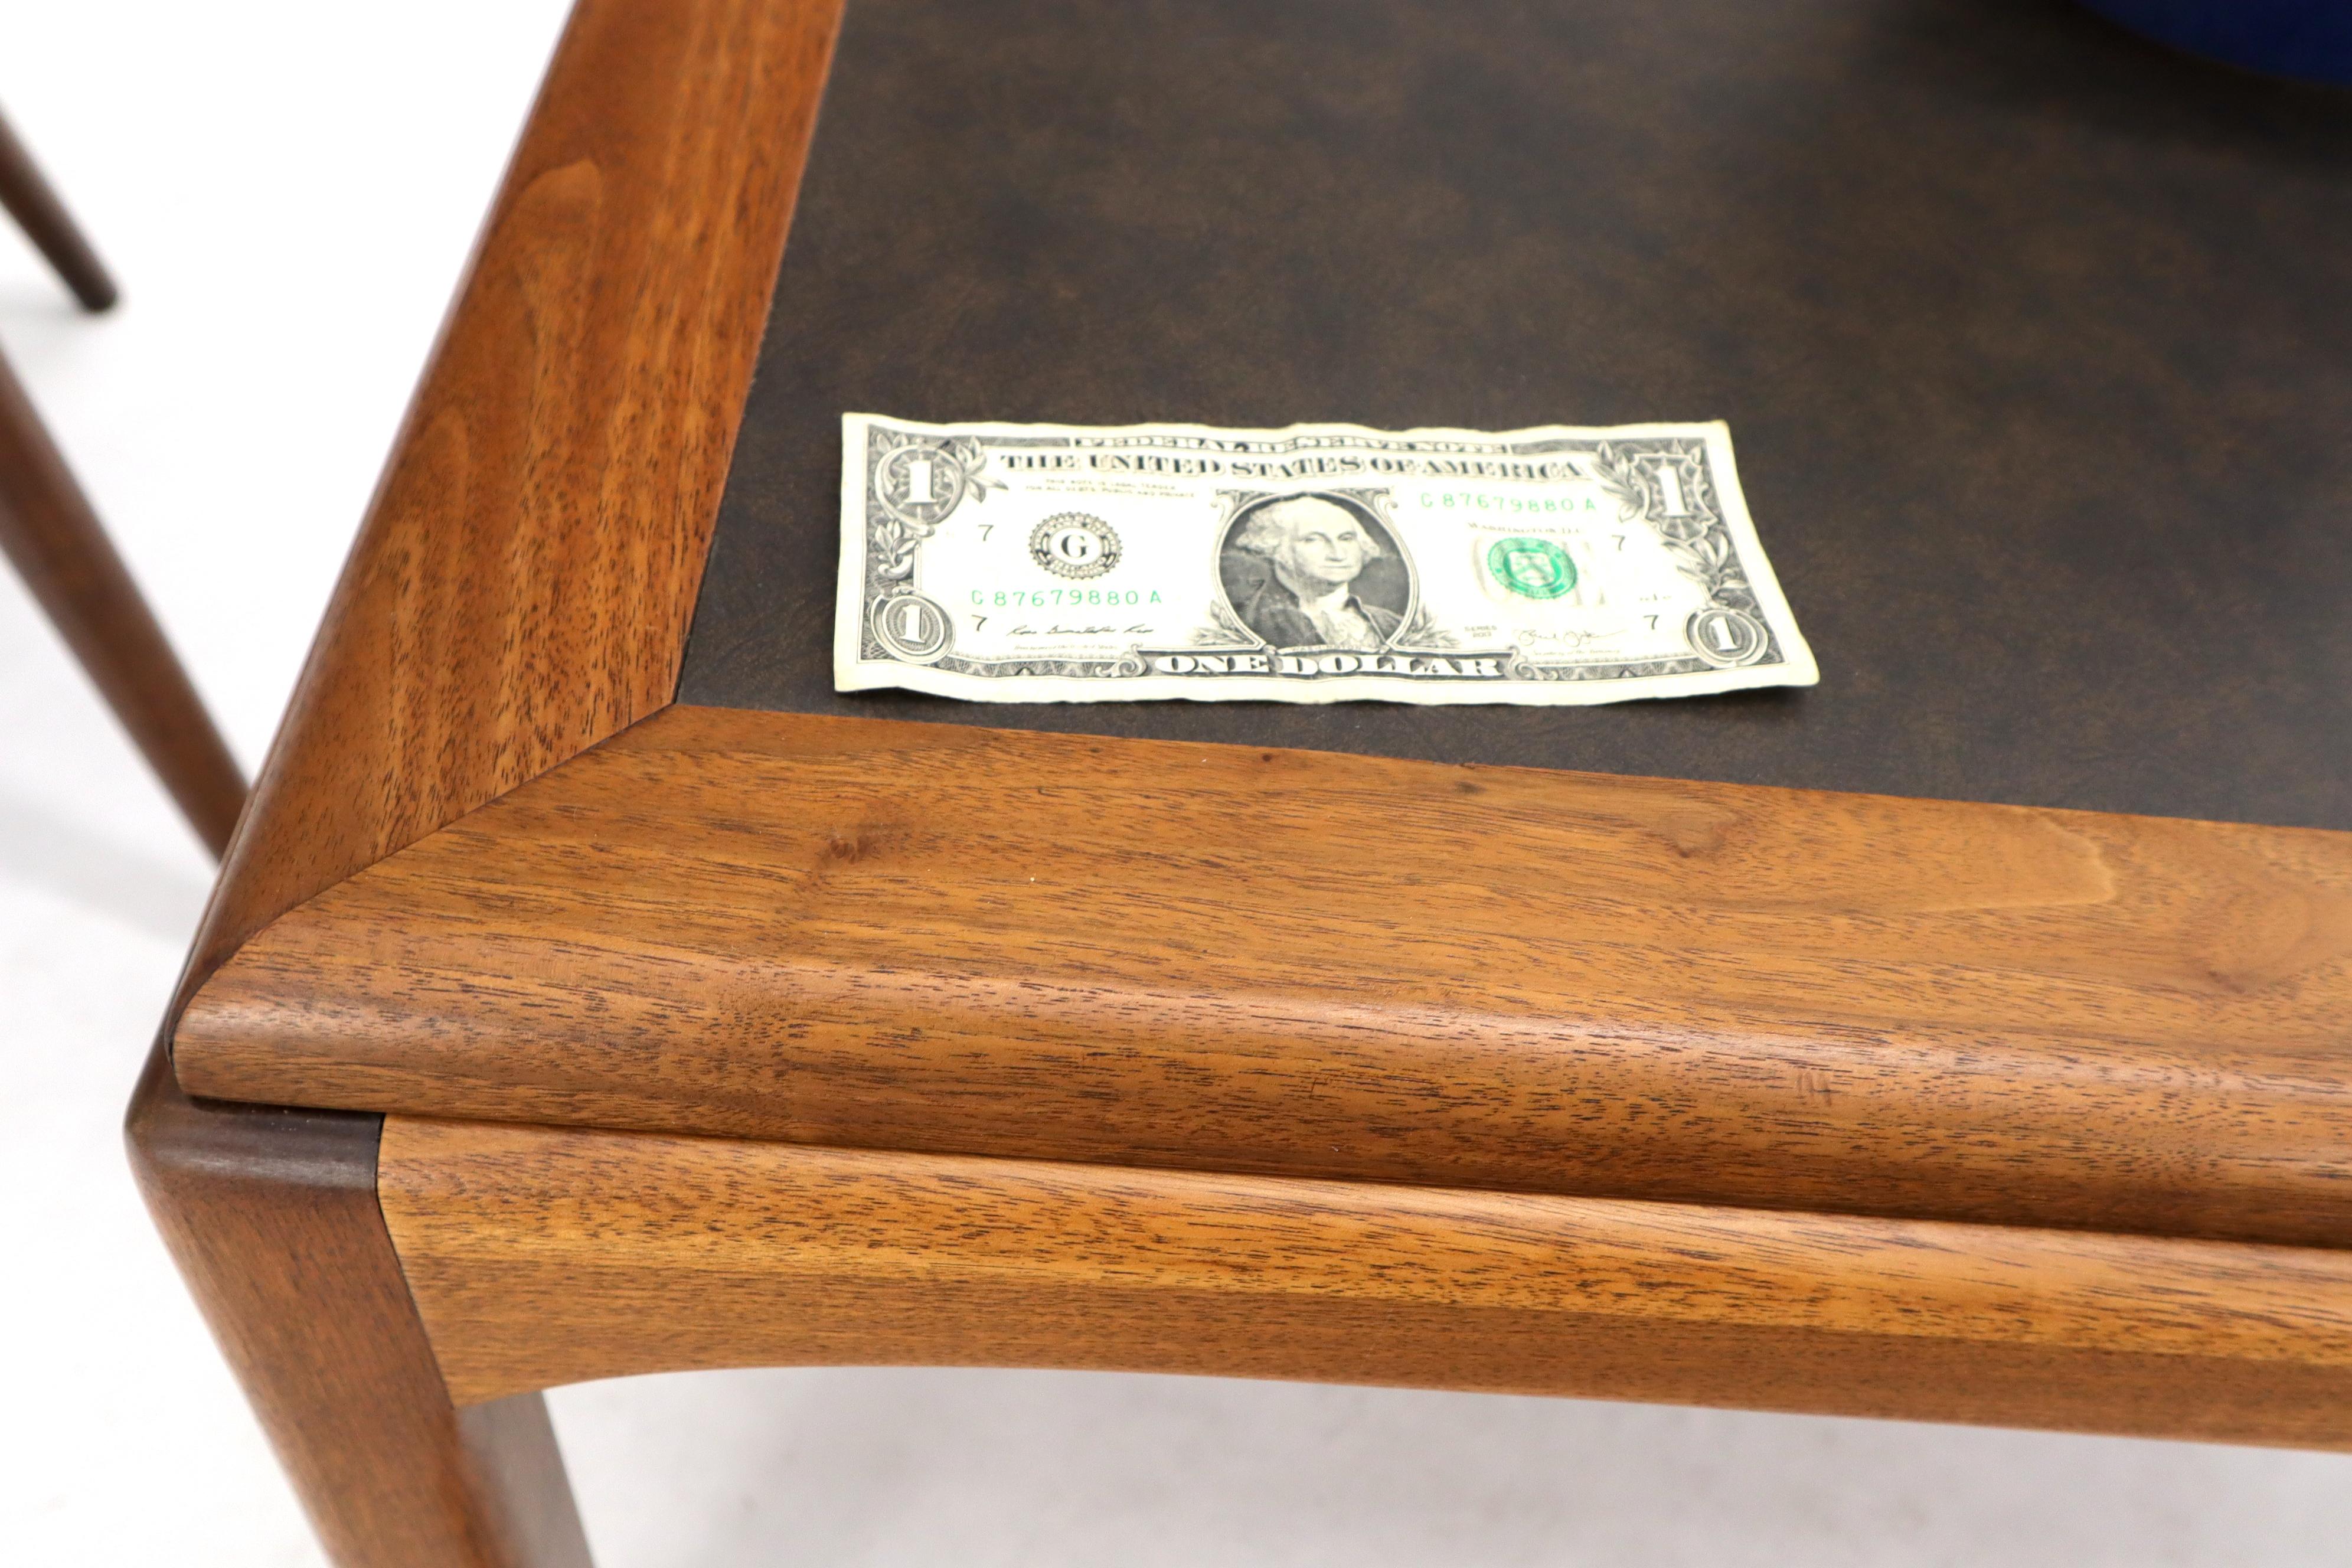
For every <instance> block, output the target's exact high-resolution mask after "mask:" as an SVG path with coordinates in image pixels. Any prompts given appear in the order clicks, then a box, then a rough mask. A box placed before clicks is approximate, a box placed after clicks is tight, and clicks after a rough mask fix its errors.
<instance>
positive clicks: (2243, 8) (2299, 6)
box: [2084, 0, 2352, 87]
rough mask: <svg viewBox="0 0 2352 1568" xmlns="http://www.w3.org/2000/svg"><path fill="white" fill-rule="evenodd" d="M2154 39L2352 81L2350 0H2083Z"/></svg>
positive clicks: (2281, 71)
mask: <svg viewBox="0 0 2352 1568" xmlns="http://www.w3.org/2000/svg"><path fill="white" fill-rule="evenodd" d="M2084 4H2085V5H2089V6H2090V7H2091V9H2092V10H2094V11H2096V12H2098V13H2100V14H2101V15H2102V16H2109V17H2112V18H2114V19H2115V20H2116V21H2118V22H2121V23H2122V24H2123V25H2124V26H2126V27H2129V28H2131V29H2132V30H2133V31H2135V32H2138V33H2145V34H2147V36H2148V37H2151V38H2154V39H2156V40H2158V42H2159V43H2166V44H2170V45H2172V46H2173V47H2175V48H2180V49H2187V50H2188V51H2189V52H2190V53H2191V54H2199V55H2208V56H2210V57H2211V58H2214V59H2217V60H2227V61H2229V62H2230V63H2231V65H2239V66H2245V67H2247V68H2251V69H2253V70H2258V71H2270V72H2272V73H2273V74H2275V75H2278V76H2297V77H2303V78H2305V79H2307V80H2311V81H2332V82H2340V83H2342V84H2344V85H2346V86H2348V87H2352V0H2084Z"/></svg>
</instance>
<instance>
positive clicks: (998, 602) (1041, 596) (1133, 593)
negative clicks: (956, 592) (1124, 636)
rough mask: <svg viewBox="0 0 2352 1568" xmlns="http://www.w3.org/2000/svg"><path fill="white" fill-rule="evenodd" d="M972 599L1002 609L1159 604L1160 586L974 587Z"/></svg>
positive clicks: (984, 606) (983, 604)
mask: <svg viewBox="0 0 2352 1568" xmlns="http://www.w3.org/2000/svg"><path fill="white" fill-rule="evenodd" d="M971 602H972V603H973V604H975V605H981V606H982V607H983V608H986V607H989V606H994V607H995V608H997V609H1000V610H1045V609H1066V608H1069V607H1071V606H1073V605H1156V604H1158V603H1160V590H1159V589H1157V588H999V589H997V590H996V592H994V593H993V594H992V593H989V592H987V591H986V590H985V589H981V588H974V589H973V590H972V591H971Z"/></svg>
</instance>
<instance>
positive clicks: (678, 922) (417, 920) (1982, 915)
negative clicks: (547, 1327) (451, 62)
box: [181, 707, 2352, 1246]
mask: <svg viewBox="0 0 2352 1568" xmlns="http://www.w3.org/2000/svg"><path fill="white" fill-rule="evenodd" d="M1300 803H1303V804H1300ZM1368 839H1373V840H1377V841H1378V842H1379V843H1380V844H1381V849H1380V852H1379V853H1378V854H1377V855H1374V856H1372V857H1370V858H1362V857H1360V856H1359V855H1358V854H1357V853H1356V851H1357V849H1358V847H1360V845H1361V844H1363V843H1364V842H1366V841H1367V840H1368ZM1074 863H1075V864H1074ZM1334 868H1338V869H1337V870H1335V869H1334ZM1277 939H1278V940H1277ZM1506 960H1507V962H1506ZM1497 963H1503V964H1504V968H1505V971H1506V972H1502V973H1497V972H1496V968H1495V965H1496V964H1497ZM2347 1014H2352V835H2345V834H2333V833H2326V832H2321V831H2318V830H2314V829H2300V828H2275V827H2249V826H2232V825H2226V824H2210V823H2196V822H2186V821H2176V820H2168V819H2158V818H2147V817H2127V816H2101V815H2095V814H2089V813H2079V812H2061V811H2049V810H2040V809H2035V808H2029V807H2017V806H1998V805H1966V804H1962V803H1949V802H1931V801H1905V800H1896V799H1891V798H1887V797H1883V796H1868V795H1841V794H1832V793H1822V792H1803V791H1791V790H1772V789H1761V788H1756V787H1752V786H1740V785H1729V784H1701V783H1694V782H1689V781H1675V780H1657V779H1633V778H1615V777H1610V776H1605V775H1598V774H1578V773H1552V772H1544V771H1538V770H1527V769H1498V768H1465V767H1454V766H1448V765H1444V764H1438V763H1420V762H1403V761H1395V760H1387V759H1380V758H1370V757H1359V756H1346V755H1338V754H1329V753H1317V752H1267V751H1262V750H1259V749H1256V748H1247V747H1232V746H1206V745H1193V744H1180V743H1174V742H1146V741H1106V740H1101V739H1097V738H1093V737H1082V736H1065V735H1053V734H1040V733H1034V732H1027V731H993V730H985V729H981V728H977V727H971V726H964V725H942V724H911V723H887V722H883V721H869V720H853V719H841V718H829V717H821V716H811V715H797V714H780V713H767V712H759V711H751V710H729V709H702V708H688V707H673V708H671V709H669V710H665V711H664V712H662V713H660V714H658V715H656V716H655V717H654V718H653V719H651V720H649V721H646V722H645V723H643V724H640V725H638V726H637V727H635V729H633V730H631V731H628V732H627V733H626V734H625V735H622V736H619V737H615V738H614V739H613V740H611V741H608V742H605V743H604V745H602V746H600V747H598V748H596V749H595V750H594V751H593V752H588V753H585V754H583V755H582V756H581V757H579V758H577V759H575V760H573V761H572V763H567V764H565V766H563V767H562V768H561V769H558V770H556V771H554V772H553V773H550V774H548V775H546V776H544V777H542V778H541V779H540V780H538V781H536V782H535V783H533V784H531V785H530V786H528V787H527V788H525V789H522V790H519V791H517V792H515V793H513V794H511V795H508V796H506V797H504V798H503V799H501V800H500V801H499V802H498V803H497V804H495V805H491V806H489V807H487V808H485V809H484V810H482V811H481V812H479V813H477V814H476V815H474V816H470V817H468V818H467V819H466V821H464V822H463V823H460V824H457V825H455V826H452V827H450V828H447V829H445V830H443V832H441V833H440V834H437V835H435V836H433V837H429V838H427V839H425V840H422V841H420V842H419V843H418V844H416V845H415V846H412V847H409V848H408V849H406V850H404V851H403V852H401V853H400V854H398V855H396V856H394V857H391V858H387V859H386V860H384V861H383V862H381V863H380V864H378V865H377V866H375V867H373V868H370V869H369V870H367V871H366V872H364V873H362V874H361V875H360V876H358V877H355V878H353V879H351V880H350V881H348V882H345V883H344V884H342V885H341V886H339V887H338V888H336V889H333V890H331V892H329V893H327V894H323V895H321V896H320V898H318V899H316V900H312V901H311V902H310V903H309V904H307V905H305V906H304V907H303V909H302V910H299V911H298V912H297V913H295V914H292V915H289V917H287V918H286V919H285V920H283V921H280V922H278V924H277V925H276V926H275V927H273V928H272V930H271V931H269V932H268V934H267V935H265V936H264V937H263V938H261V939H259V940H257V942H254V943H252V944H251V945H249V946H248V947H247V949H246V950H245V951H244V952H241V953H240V954H239V955H238V956H237V958H236V961H235V962H234V963H230V964H229V965H227V966H226V967H225V968H224V969H223V970H222V971H221V972H220V973H219V974H218V976H217V977H216V978H215V982H214V984H212V985H211V986H210V987H208V988H207V990H206V992H205V995H204V996H203V997H202V998H201V999H200V1003H199V1005H197V1006H196V1007H194V1008H192V1009H191V1010H190V1012H189V1013H188V1015H187V1016H186V1017H185V1018H184V1021H183V1031H182V1048H183V1054H182V1062H181V1073H182V1078H183V1080H184V1082H186V1083H187V1084H189V1086H190V1087H191V1088H192V1089H194V1090H196V1091H198V1092H202V1093H205V1094H211V1095H215V1096H220V1097H224V1098H241V1099H262V1100H267V1099H290V1100H299V1101H300V1102H303V1103H319V1104H328V1105H339V1106H346V1107H352V1108H355V1109H369V1110H387V1111H394V1112H406V1113H409V1114H415V1115H424V1116H436V1117H453V1118H470V1119H475V1120H483V1121H517V1122H540V1123H550V1124H587V1125H597V1126H604V1127H610V1128H615V1129H634V1130H638V1131H678V1132H688V1133H702V1134H715V1135H722V1136H730V1137H739V1138H744V1139H749V1140H754V1141H774V1142H801V1143H814V1144H832V1145H843V1146H854V1147H866V1148H881V1149H896V1150H908V1151H924V1152H934V1153H960V1154H973V1155H993V1156H998V1157H1005V1158H1039V1159H1048V1160H1056V1159H1058V1160H1091V1161H1101V1162H1104V1163H1116V1164H1128V1165H1142V1166H1165V1167H1171V1168H1186V1169H1196V1170H1213V1171H1225V1172H1235V1173H1258V1174H1265V1175H1286V1176H1296V1177H1303V1178H1317V1177H1328V1178H1338V1179H1361V1180H1367V1181H1374V1182H1405V1183H1418V1184H1430V1185H1434V1186H1444V1187H1476V1188H1484V1189H1487V1190H1494V1191H1518V1192H1543V1193H1554V1194H1585V1195H1590V1196H1614V1197H1622V1198H1641V1199H1651V1200H1658V1201H1672V1202H1687V1203H1700V1204H1736V1205H1754V1206H1758V1207H1762V1208H1768V1209H1817V1210H1822V1211H1824V1212H1847V1213H1855V1212H1859V1213H1871V1214H1878V1215H1890V1216H1907V1217H1911V1218H1917V1219H1943V1220H1958V1221H1973V1222H1980V1223H1995V1224H2016V1225H2024V1226H2063V1227H2070V1228H2080V1229H2086V1230H2093V1231H2115V1232H2134V1233H2142V1234H2150V1235H2182V1236H2199V1237H2210V1238H2218V1239H2234V1240H2245V1241H2264V1242H2279V1243H2289V1244H2297V1245H2318V1246H2347V1245H2352V1191H2347V1187H2346V1184H2345V1181H2344V1175H2345V1172H2346V1160H2347V1152H2352V1064H2347V1062H2346V1060H2345V1058H2344V1057H2343V1055H2342V1050H2341V1045H2342V1040H2343V1030H2344V1019H2345V1017H2346V1016H2347Z"/></svg>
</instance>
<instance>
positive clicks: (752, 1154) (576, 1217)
mask: <svg viewBox="0 0 2352 1568" xmlns="http://www.w3.org/2000/svg"><path fill="white" fill-rule="evenodd" d="M381 1180H382V1194H383V1207H384V1215H385V1219H386V1223H387V1224H388V1225H389V1226H390V1227H391V1230H392V1234H393V1237H394V1245H395V1246H396V1247H398V1249H399V1252H400V1257H401V1261H402V1265H403V1267H404V1268H405V1269H406V1270H407V1273H408V1278H409V1279H410V1280H411V1282H412V1284H413V1286H414V1288H415V1292H416V1299H417V1303H418V1307H419V1310H420V1311H421V1312H422V1313H423V1315H424V1318H425V1323H426V1324H427V1326H428V1327H429V1329H430V1331H431V1332H432V1335H433V1342H434V1344H435V1347H436V1351H437V1352H438V1353H439V1355H440V1357H441V1363H442V1365H443V1366H444V1367H445V1368H446V1371H447V1373H448V1376H449V1379H450V1382H451V1385H452V1386H453V1387H454V1388H456V1389H457V1390H458V1391H459V1392H460V1394H461V1396H464V1397H472V1398H488V1397H496V1396H499V1395H505V1394H512V1393H515V1392H517V1391H520V1390H526V1389H533V1388H539V1387H543V1386H551V1385H553V1384H562V1383H567V1382H572V1381H574V1380H578V1379H584V1378H593V1377H610V1376H617V1375H622V1374H625V1373H640V1372H652V1371H658V1370H665V1369H673V1368H684V1367H718V1366H737V1365H757V1364H799V1363H852V1364H869V1365H871V1364H899V1363H906V1364H923V1363H950V1364H957V1365H1003V1366H1055V1367H1090V1368H1118V1369H1126V1370H1138V1371H1152V1372H1183V1373H1213V1374H1223V1375H1240V1376H1251V1377H1277V1378H1298V1379H1309V1380H1314V1381H1324V1382H1348V1383H1377V1384H1404V1385H1413V1386H1431V1387H1445V1388H1467V1389H1490V1390H1497V1391H1510V1392H1517V1393H1540V1394H1586V1395H1597V1396H1603V1397H1611V1398H1632V1399H1643V1400H1663V1401H1671V1402H1677V1403H1693V1404H1706V1405H1738V1406H1748V1407H1760V1408H1774V1409H1790V1410H1812V1411H1823V1412H1834V1413H1838V1414H1843V1415H1895V1416H1910V1417H1924V1418H1930V1419H1937V1420H1955V1421H1974V1422H1990V1423H1997V1424H2004V1425H2026V1426H2058V1427H2067V1428H2079V1429H2084V1430H2094V1431H2112V1432H2129V1433H2137V1434H2142V1435H2147V1436H2198V1437H2211V1438H2223V1439H2228V1440H2232V1441H2252V1442H2276V1443H2291V1444H2307V1445H2313V1446H2323V1447H2352V1398H2347V1395H2352V1255H2347V1254H2345V1253H2342V1252H2337V1251H2331V1250H2321V1249H2305V1248H2295V1247H2261V1246H2248V1245H2242V1244H2234V1243H2218V1242H2203V1241H2184V1240H2177V1239H2152V1238H2147V1237H2112V1236H2094V1235H2086V1234H2083V1233H2079V1232H2054V1231H2033V1230H2020V1229H2010V1228H2004V1227H1997V1226H1959V1225H1948V1224H1935V1223H1923V1222H1913V1221H1893V1220H1874V1219H1857V1218H1850V1217H1836V1216H1828V1215H1790V1214H1776V1213H1769V1212H1763V1211H1758V1210H1743V1209H1720V1208H1700V1207H1688V1206H1682V1205H1663V1204H1644V1203H1629V1202H1623V1201H1617V1200H1604V1199H1587V1198H1559V1197H1541V1196H1528V1195H1513V1194H1492V1193H1471V1192H1460V1191H1448V1190H1444V1189H1433V1188H1413V1187H1394V1186H1381V1185H1375V1184H1366V1183H1338V1182H1310V1181H1297V1180H1279V1179H1267V1178H1263V1177H1248V1176H1225V1175H1213V1174H1205V1173H1182V1172H1169V1171H1145V1170H1124V1171H1122V1170H1114V1169H1110V1168H1108V1167H1103V1166H1089V1165H1071V1164H1057V1163H1044V1162H1021V1161H1001V1160H984V1159H970V1158H961V1157H954V1156H936V1155H907V1154H897V1153H889V1152H878V1151H863V1150H858V1151H850V1150H830V1149H811V1148H795V1147H792V1146H788V1145H779V1144H765V1145H762V1144H754V1143H747V1142H734V1141H725V1140H716V1139H691V1138H677V1137H668V1136H661V1135H655V1134H644V1133H614V1132H598V1131H565V1130H555V1129H547V1128H518V1127H497V1126H487V1125H482V1124H467V1123H455V1122H435V1121H411V1120H408V1119H404V1118H398V1117H395V1118H392V1119H390V1120H388V1121H387V1122H386V1125H385V1133H384V1142H383V1166H382V1178H381Z"/></svg>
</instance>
